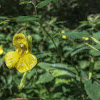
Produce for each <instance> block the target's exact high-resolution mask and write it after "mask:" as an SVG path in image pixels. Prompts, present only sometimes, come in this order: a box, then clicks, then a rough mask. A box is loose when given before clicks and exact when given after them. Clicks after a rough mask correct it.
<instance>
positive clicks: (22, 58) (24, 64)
mask: <svg viewBox="0 0 100 100" xmlns="http://www.w3.org/2000/svg"><path fill="white" fill-rule="evenodd" d="M13 45H14V46H15V51H11V52H8V53H7V54H6V55H5V63H6V65H7V67H8V68H9V69H11V68H12V67H15V68H16V69H17V70H18V71H19V72H21V73H22V72H26V71H28V70H30V69H32V68H33V67H34V66H35V65H36V64H37V58H36V57H35V56H34V55H32V54H30V52H31V50H30V47H29V44H28V42H27V40H26V38H25V36H24V35H23V34H16V35H15V36H14V37H13Z"/></svg>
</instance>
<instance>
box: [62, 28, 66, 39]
mask: <svg viewBox="0 0 100 100" xmlns="http://www.w3.org/2000/svg"><path fill="white" fill-rule="evenodd" d="M61 33H65V31H64V30H62V31H61ZM62 38H63V39H67V36H66V35H62Z"/></svg>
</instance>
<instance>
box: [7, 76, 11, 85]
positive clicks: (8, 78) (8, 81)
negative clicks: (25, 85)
mask: <svg viewBox="0 0 100 100" xmlns="http://www.w3.org/2000/svg"><path fill="white" fill-rule="evenodd" d="M11 82H12V75H9V76H8V77H7V83H8V84H11Z"/></svg>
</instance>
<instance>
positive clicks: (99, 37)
mask: <svg viewBox="0 0 100 100" xmlns="http://www.w3.org/2000/svg"><path fill="white" fill-rule="evenodd" d="M93 37H94V38H96V39H97V40H100V31H98V32H96V33H94V34H93Z"/></svg>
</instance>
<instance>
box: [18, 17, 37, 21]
mask: <svg viewBox="0 0 100 100" xmlns="http://www.w3.org/2000/svg"><path fill="white" fill-rule="evenodd" d="M36 20H37V18H36V17H34V16H19V17H18V18H16V22H33V21H36Z"/></svg>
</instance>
